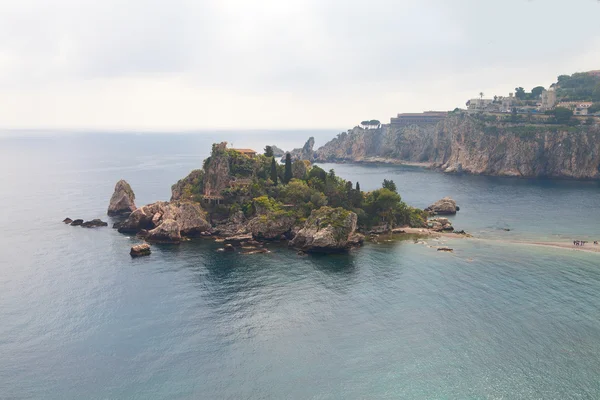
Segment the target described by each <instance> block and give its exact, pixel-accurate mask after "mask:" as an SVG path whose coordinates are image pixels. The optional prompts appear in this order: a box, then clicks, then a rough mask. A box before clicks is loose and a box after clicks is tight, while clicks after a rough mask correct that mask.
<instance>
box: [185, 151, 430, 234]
mask: <svg viewBox="0 0 600 400" xmlns="http://www.w3.org/2000/svg"><path fill="white" fill-rule="evenodd" d="M217 164H219V165H221V164H223V167H222V169H221V171H215V168H214V166H215V165H217ZM225 164H226V165H225ZM210 175H213V176H212V177H211V176H210ZM219 175H221V176H219ZM217 181H218V182H217ZM210 185H213V186H214V187H215V188H216V189H217V191H216V192H215V191H214V190H211V188H210V187H208V186H210ZM174 191H176V192H178V193H179V192H181V196H179V197H178V198H177V199H178V200H190V201H194V202H198V203H201V204H202V205H203V207H205V208H206V209H207V210H208V211H209V214H210V215H211V216H213V217H214V218H215V219H216V220H223V219H226V218H229V217H230V216H232V215H233V214H235V213H237V212H239V211H241V212H243V213H244V216H245V217H246V218H252V217H254V216H256V215H257V214H260V215H262V216H263V217H264V218H269V219H278V218H282V217H285V218H291V219H293V220H294V224H295V225H296V224H302V223H303V222H305V221H306V219H307V218H308V217H309V216H310V214H311V212H312V211H314V210H317V209H319V208H321V207H324V206H328V207H330V208H342V209H344V210H347V211H350V212H354V213H356V215H357V223H358V229H359V230H363V231H367V230H369V229H371V228H372V227H374V226H380V225H385V226H386V227H388V228H389V229H393V227H396V226H405V225H408V226H412V227H424V226H426V221H427V213H425V212H423V211H422V210H420V209H417V208H414V207H410V206H409V205H407V204H406V203H405V202H403V201H402V198H401V196H400V194H399V193H398V190H397V187H396V184H395V183H394V181H392V180H387V179H386V180H384V182H383V184H382V187H381V188H379V189H376V190H373V191H370V192H363V191H361V189H360V184H359V182H356V183H355V184H354V183H353V182H351V181H347V180H345V179H343V178H341V177H339V176H337V175H336V173H335V171H334V170H333V169H331V170H329V171H325V170H323V169H322V168H320V167H319V166H317V165H312V164H311V163H310V162H309V161H307V160H295V161H292V157H291V156H290V154H289V153H288V154H287V155H286V157H285V162H284V163H283V164H280V163H278V162H277V161H276V159H275V157H274V156H273V151H272V149H271V147H270V146H267V147H266V148H265V151H264V154H258V155H256V156H254V157H249V156H247V155H244V154H242V153H240V152H238V151H237V150H235V149H229V148H227V147H226V145H225V143H221V144H215V145H213V148H212V153H211V156H210V157H209V158H207V159H206V160H205V161H204V167H203V169H202V170H197V171H193V172H192V173H191V174H190V175H189V176H188V178H186V179H184V180H182V181H180V182H179V183H178V184H177V185H174ZM211 196H213V197H214V199H216V200H217V201H210V200H211Z"/></svg>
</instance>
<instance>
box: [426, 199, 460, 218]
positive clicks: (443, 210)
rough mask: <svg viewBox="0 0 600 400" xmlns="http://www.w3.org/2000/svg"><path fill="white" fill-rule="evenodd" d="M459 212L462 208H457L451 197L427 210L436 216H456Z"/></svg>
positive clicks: (439, 201)
mask: <svg viewBox="0 0 600 400" xmlns="http://www.w3.org/2000/svg"><path fill="white" fill-rule="evenodd" d="M458 210H460V208H459V207H457V206H456V201H454V200H452V199H451V198H450V197H444V198H443V199H441V200H438V201H436V202H435V203H433V204H432V205H430V206H429V207H427V208H426V209H425V211H429V212H430V213H432V214H434V215H438V214H439V215H454V214H456V212H457V211H458Z"/></svg>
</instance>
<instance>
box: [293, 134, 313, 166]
mask: <svg viewBox="0 0 600 400" xmlns="http://www.w3.org/2000/svg"><path fill="white" fill-rule="evenodd" d="M314 147H315V138H314V137H312V136H311V137H310V138H308V140H307V141H306V143H304V146H302V148H301V149H294V150H292V151H290V156H291V157H292V161H294V160H300V161H303V160H307V161H310V162H313V161H314V160H315V150H314Z"/></svg>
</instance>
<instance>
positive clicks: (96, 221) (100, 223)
mask: <svg viewBox="0 0 600 400" xmlns="http://www.w3.org/2000/svg"><path fill="white" fill-rule="evenodd" d="M99 226H108V223H107V222H104V221H102V220H100V219H98V218H96V219H93V220H91V221H85V222H84V223H83V224H81V227H82V228H97V227H99Z"/></svg>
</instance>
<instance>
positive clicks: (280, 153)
mask: <svg viewBox="0 0 600 400" xmlns="http://www.w3.org/2000/svg"><path fill="white" fill-rule="evenodd" d="M271 149H272V150H273V156H275V157H283V156H285V150H283V149H280V148H279V147H277V146H275V145H271Z"/></svg>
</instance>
